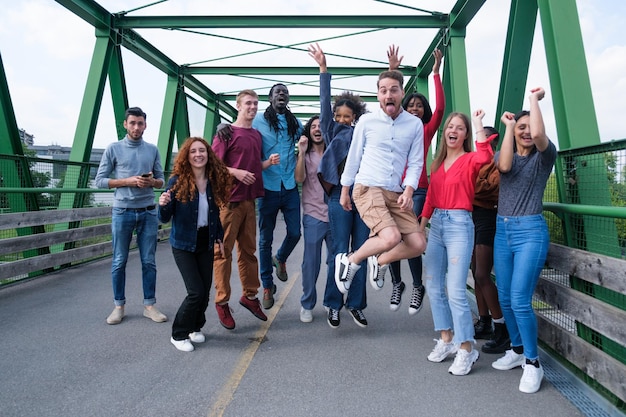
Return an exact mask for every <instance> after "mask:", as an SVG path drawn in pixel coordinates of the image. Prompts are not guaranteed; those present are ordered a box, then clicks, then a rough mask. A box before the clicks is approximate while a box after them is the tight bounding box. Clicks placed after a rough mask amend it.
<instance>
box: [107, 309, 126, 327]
mask: <svg viewBox="0 0 626 417" xmlns="http://www.w3.org/2000/svg"><path fill="white" fill-rule="evenodd" d="M123 318H124V306H121V307H115V308H114V309H113V311H112V312H111V314H109V317H107V324H120V323H121V322H122V319H123Z"/></svg>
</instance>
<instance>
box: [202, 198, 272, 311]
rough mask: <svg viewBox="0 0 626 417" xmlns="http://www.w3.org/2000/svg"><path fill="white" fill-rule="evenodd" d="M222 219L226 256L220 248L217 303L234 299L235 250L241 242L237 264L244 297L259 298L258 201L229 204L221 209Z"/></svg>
mask: <svg viewBox="0 0 626 417" xmlns="http://www.w3.org/2000/svg"><path fill="white" fill-rule="evenodd" d="M220 220H221V222H222V226H223V227H224V255H225V257H222V255H221V253H220V251H219V249H218V247H217V246H216V250H215V252H214V253H215V258H214V261H213V271H214V274H213V282H214V283H215V289H216V294H215V303H216V304H219V303H224V302H228V301H229V300H230V292H231V289H230V275H231V272H232V264H233V248H234V247H235V242H237V265H238V267H239V279H240V280H241V287H242V290H243V295H245V296H246V297H251V298H253V297H256V296H257V293H258V291H259V287H260V286H261V283H260V281H259V262H258V260H257V257H256V255H255V254H254V252H256V213H255V207H254V200H245V201H240V202H236V203H229V204H228V207H227V208H223V209H222V210H220Z"/></svg>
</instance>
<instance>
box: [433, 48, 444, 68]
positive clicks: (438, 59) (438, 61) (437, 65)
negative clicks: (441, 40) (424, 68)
mask: <svg viewBox="0 0 626 417" xmlns="http://www.w3.org/2000/svg"><path fill="white" fill-rule="evenodd" d="M433 57H435V63H434V64H433V74H439V68H440V67H441V59H442V58H443V54H442V53H441V51H440V50H439V49H435V50H434V51H433Z"/></svg>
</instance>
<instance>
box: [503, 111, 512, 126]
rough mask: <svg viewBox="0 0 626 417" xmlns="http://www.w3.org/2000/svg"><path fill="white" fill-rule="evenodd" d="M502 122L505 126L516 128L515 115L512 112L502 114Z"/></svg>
mask: <svg viewBox="0 0 626 417" xmlns="http://www.w3.org/2000/svg"><path fill="white" fill-rule="evenodd" d="M500 120H501V121H502V123H504V125H505V126H511V127H513V126H515V115H514V114H513V113H511V112H510V111H505V112H504V113H502V117H501V118H500Z"/></svg>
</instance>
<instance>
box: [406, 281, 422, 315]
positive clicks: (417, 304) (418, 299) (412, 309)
mask: <svg viewBox="0 0 626 417" xmlns="http://www.w3.org/2000/svg"><path fill="white" fill-rule="evenodd" d="M424 294H426V288H424V286H423V285H420V286H419V287H413V291H411V302H410V303H409V314H410V315H413V314H417V313H419V312H420V310H421V309H422V302H423V301H424Z"/></svg>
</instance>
